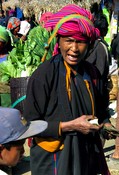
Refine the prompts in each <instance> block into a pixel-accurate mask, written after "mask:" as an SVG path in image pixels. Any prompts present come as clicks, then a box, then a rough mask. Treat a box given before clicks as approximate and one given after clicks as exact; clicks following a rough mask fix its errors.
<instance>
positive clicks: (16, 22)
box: [7, 17, 21, 30]
mask: <svg viewBox="0 0 119 175" xmlns="http://www.w3.org/2000/svg"><path fill="white" fill-rule="evenodd" d="M20 23H21V21H20V19H19V18H16V17H11V18H10V19H9V21H8V24H7V29H8V30H13V29H14V28H16V27H18V26H20Z"/></svg>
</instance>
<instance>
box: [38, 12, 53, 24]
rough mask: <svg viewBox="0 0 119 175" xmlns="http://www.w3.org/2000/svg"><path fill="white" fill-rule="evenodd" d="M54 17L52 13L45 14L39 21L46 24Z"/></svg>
mask: <svg viewBox="0 0 119 175" xmlns="http://www.w3.org/2000/svg"><path fill="white" fill-rule="evenodd" d="M52 15H53V13H52V12H45V13H43V14H42V15H41V17H40V19H39V20H40V22H43V23H44V24H45V23H46V22H47V21H48V20H49V19H50V18H51V16H52Z"/></svg>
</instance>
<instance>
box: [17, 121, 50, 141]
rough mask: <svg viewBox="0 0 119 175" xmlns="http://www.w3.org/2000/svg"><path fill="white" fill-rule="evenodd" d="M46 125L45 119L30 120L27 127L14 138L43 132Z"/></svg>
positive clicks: (23, 137) (27, 136) (22, 137)
mask: <svg viewBox="0 0 119 175" xmlns="http://www.w3.org/2000/svg"><path fill="white" fill-rule="evenodd" d="M47 126H48V123H47V122H46V121H41V120H40V121H31V122H30V125H29V127H28V129H27V130H26V131H25V132H24V133H23V134H22V135H21V136H20V137H19V138H17V139H16V140H22V139H26V138H29V137H32V136H35V135H37V134H40V133H41V132H43V131H44V130H45V129H46V128H47Z"/></svg>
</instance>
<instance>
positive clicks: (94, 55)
mask: <svg viewBox="0 0 119 175" xmlns="http://www.w3.org/2000/svg"><path fill="white" fill-rule="evenodd" d="M86 61H88V62H89V63H91V64H93V65H94V66H95V67H96V68H97V70H98V71H99V74H100V77H99V80H100V81H99V82H98V89H99V90H100V93H101V94H102V96H103V97H104V98H103V99H104V101H105V102H104V103H105V104H106V103H107V104H106V106H108V102H109V90H108V75H109V65H110V63H111V54H110V51H109V50H108V45H107V43H106V42H105V41H104V40H103V38H101V37H100V38H99V39H97V40H96V41H95V43H94V46H93V48H92V49H90V51H89V53H88V55H87V58H86Z"/></svg>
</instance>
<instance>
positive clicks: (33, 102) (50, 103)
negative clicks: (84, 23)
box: [24, 55, 108, 175]
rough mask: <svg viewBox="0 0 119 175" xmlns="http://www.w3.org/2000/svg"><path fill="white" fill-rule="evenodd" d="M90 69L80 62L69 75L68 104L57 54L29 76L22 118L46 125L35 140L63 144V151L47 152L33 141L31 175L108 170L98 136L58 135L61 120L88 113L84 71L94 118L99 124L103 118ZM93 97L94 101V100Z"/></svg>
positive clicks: (81, 174)
mask: <svg viewBox="0 0 119 175" xmlns="http://www.w3.org/2000/svg"><path fill="white" fill-rule="evenodd" d="M87 67H88V69H87ZM93 70H94V72H95V68H94V66H92V64H90V63H88V62H83V61H82V62H81V63H80V65H79V70H78V74H77V75H76V76H75V75H72V76H71V94H72V100H71V101H69V98H68V94H67V90H66V68H65V66H64V61H63V58H62V56H61V55H57V56H55V57H53V58H51V59H50V60H48V61H46V62H44V63H43V64H41V65H40V66H39V68H38V69H37V70H36V71H35V72H34V73H33V75H32V76H31V78H30V80H29V83H28V88H27V98H26V102H25V103H26V104H25V111H24V116H25V118H26V119H27V120H36V119H39V120H46V121H47V122H48V128H47V129H46V130H45V131H44V132H42V133H41V134H39V136H38V137H43V138H46V140H47V138H48V137H51V138H54V139H58V138H60V137H61V138H62V140H63V142H64V149H63V150H56V151H54V152H48V151H46V150H44V149H43V148H41V147H40V146H37V145H36V142H35V140H34V141H33V145H32V147H31V171H32V175H39V172H40V175H44V174H45V175H56V173H57V175H61V174H63V175H90V174H91V175H96V174H97V173H99V174H100V173H102V174H103V175H106V173H107V171H108V168H107V165H106V162H105V159H104V154H103V151H102V146H101V141H100V138H99V135H98V133H91V134H88V135H83V134H81V133H78V132H67V133H63V134H62V136H59V124H60V122H61V121H70V120H73V119H75V118H77V117H79V116H81V115H82V114H85V115H91V114H92V104H91V99H90V96H89V93H88V91H87V88H86V85H85V83H84V80H83V75H84V72H85V73H86V74H87V75H89V77H90V80H89V84H90V91H91V92H92V96H93V100H94V104H95V108H94V109H95V111H94V112H95V115H96V116H98V117H99V120H100V122H104V120H106V119H107V112H106V109H105V105H104V106H103V109H104V110H101V109H102V106H101V105H102V104H103V103H100V101H101V100H102V96H101V100H100V99H99V97H100V94H99V91H97V93H98V95H97V94H95V91H96V90H97V89H96V86H95V85H94V84H93V80H97V79H98V77H97V74H96V72H95V73H94V72H93ZM94 86H95V87H94ZM94 88H95V90H94ZM95 95H96V97H97V98H98V99H95ZM98 103H99V105H98ZM97 112H98V113H97ZM99 143H100V144H99ZM97 155H98V157H99V159H98V160H97ZM96 160H97V161H98V162H97V161H96ZM99 162H100V163H101V165H100V164H99Z"/></svg>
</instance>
